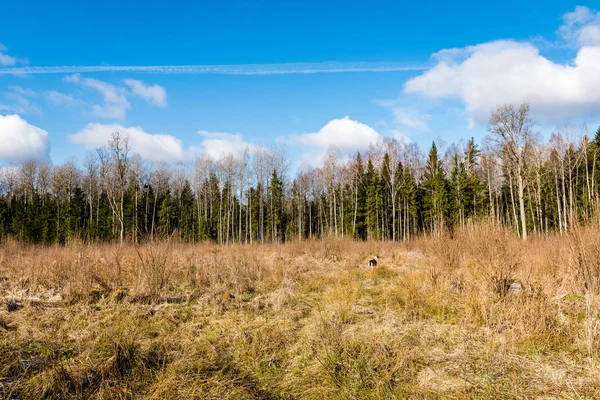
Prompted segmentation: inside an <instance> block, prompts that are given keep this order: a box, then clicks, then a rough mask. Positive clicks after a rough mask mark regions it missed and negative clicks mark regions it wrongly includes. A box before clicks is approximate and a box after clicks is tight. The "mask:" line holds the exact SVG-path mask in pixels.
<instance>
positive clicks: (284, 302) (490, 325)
mask: <svg viewBox="0 0 600 400" xmlns="http://www.w3.org/2000/svg"><path fill="white" fill-rule="evenodd" d="M374 255H379V257H380V259H379V265H378V266H377V267H376V268H375V269H373V270H371V269H370V268H368V267H367V261H368V260H369V259H370V258H372V257H373V256H374ZM599 292H600V226H599V225H598V224H592V225H590V226H589V227H585V228H574V229H573V230H572V231H570V232H569V233H568V234H566V235H562V236H561V235H559V234H548V235H545V236H537V237H536V236H533V237H530V238H529V240H527V241H526V242H524V241H521V240H519V239H518V238H517V237H516V235H515V234H514V232H512V231H510V230H508V229H506V228H503V227H500V226H497V225H494V224H487V223H479V224H474V225H469V226H467V227H466V228H464V229H463V230H461V231H460V232H455V234H454V235H453V236H452V237H450V236H449V235H446V236H444V237H441V238H440V237H438V238H432V237H426V236H423V237H420V238H416V239H413V240H411V241H408V242H404V243H397V242H362V241H354V240H350V239H344V238H329V239H324V240H313V241H297V242H290V243H286V244H253V245H244V244H230V245H216V244H211V243H203V244H198V245H191V244H185V243H180V242H177V241H160V242H154V243H147V244H140V245H133V244H127V243H126V244H124V245H119V244H98V245H84V244H81V243H77V242H75V243H70V244H67V245H65V246H47V247H43V246H26V245H22V244H19V243H17V242H13V241H10V240H9V241H6V242H5V243H3V244H2V246H1V248H0V298H1V300H0V302H1V311H0V397H1V398H8V399H55V398H56V399H83V398H92V399H324V398H326V399H403V398H407V399H408V398H430V399H432V398H436V399H437V398H461V399H463V398H479V399H497V398H521V399H528V398H544V399H551V398H566V399H584V398H589V399H591V398H600V367H599V365H598V362H599V361H600V323H599V322H598V318H599V315H600V302H599V294H600V293H599Z"/></svg>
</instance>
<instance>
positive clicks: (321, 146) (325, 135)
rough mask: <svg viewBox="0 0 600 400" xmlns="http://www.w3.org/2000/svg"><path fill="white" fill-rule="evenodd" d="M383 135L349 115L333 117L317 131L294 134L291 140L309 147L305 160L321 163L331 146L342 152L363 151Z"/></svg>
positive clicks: (313, 163)
mask: <svg viewBox="0 0 600 400" xmlns="http://www.w3.org/2000/svg"><path fill="white" fill-rule="evenodd" d="M380 137H381V135H379V133H378V132H377V131H376V130H375V129H373V128H372V127H370V126H368V125H365V124H363V123H360V122H358V121H354V120H351V119H350V118H349V117H344V118H340V119H333V120H331V121H329V122H328V123H327V124H325V126H323V127H322V128H321V129H319V131H318V132H315V133H305V134H301V135H292V136H291V137H290V140H291V141H292V142H294V143H297V144H299V145H301V146H304V147H306V148H307V149H308V151H306V152H305V153H304V155H303V156H302V161H303V162H308V163H310V164H312V165H315V164H316V163H319V162H320V161H321V160H322V159H323V157H324V156H325V154H326V152H327V150H328V149H329V148H331V147H335V148H337V149H339V150H340V151H341V152H342V154H348V153H351V152H355V151H363V150H366V149H368V148H369V146H370V145H371V144H375V143H377V141H378V140H379V138H380Z"/></svg>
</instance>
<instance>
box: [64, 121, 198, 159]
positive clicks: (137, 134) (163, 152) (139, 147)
mask: <svg viewBox="0 0 600 400" xmlns="http://www.w3.org/2000/svg"><path fill="white" fill-rule="evenodd" d="M114 132H120V133H121V134H122V135H124V136H125V137H128V138H129V145H130V147H131V151H132V153H136V154H139V155H140V156H141V157H142V158H145V159H147V160H152V161H166V162H179V161H187V160H188V159H189V155H188V153H187V152H186V151H185V150H184V149H183V147H182V144H181V141H180V140H179V139H177V138H176V137H174V136H172V135H167V134H150V133H147V132H145V131H144V130H143V129H142V128H140V127H129V128H127V127H124V126H122V125H119V124H98V123H93V124H88V125H87V126H86V127H85V128H83V129H82V130H81V131H79V132H77V133H75V134H73V135H71V136H70V137H69V138H70V140H71V141H72V142H73V143H76V144H79V145H82V146H84V147H85V148H86V149H96V148H99V147H102V146H105V145H107V144H108V142H109V140H110V138H111V135H112V134H113V133H114Z"/></svg>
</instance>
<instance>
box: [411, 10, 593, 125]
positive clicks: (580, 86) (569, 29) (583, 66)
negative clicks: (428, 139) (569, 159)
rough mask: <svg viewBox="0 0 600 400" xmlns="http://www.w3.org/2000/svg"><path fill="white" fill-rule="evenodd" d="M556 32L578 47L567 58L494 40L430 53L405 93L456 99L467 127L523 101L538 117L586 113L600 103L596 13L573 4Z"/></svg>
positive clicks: (547, 118)
mask: <svg viewBox="0 0 600 400" xmlns="http://www.w3.org/2000/svg"><path fill="white" fill-rule="evenodd" d="M557 32H558V34H559V36H560V38H561V40H562V43H564V44H567V45H569V46H571V47H574V48H575V49H576V55H575V57H574V58H573V59H572V60H569V62H564V63H561V62H555V61H552V60H550V59H548V58H546V57H545V56H543V55H542V54H540V50H539V48H538V47H537V46H536V45H535V44H534V42H518V41H514V40H498V41H493V42H488V43H482V44H478V45H475V46H468V47H464V48H455V49H445V50H441V51H440V52H438V53H436V54H434V55H433V56H432V59H433V60H435V61H436V65H435V66H434V67H433V68H431V69H429V70H428V71H426V72H424V73H423V74H421V75H419V76H417V77H415V78H413V79H410V80H409V81H407V82H406V84H405V85H404V92H405V93H414V94H418V95H422V96H424V97H426V98H429V99H450V100H459V101H461V102H462V103H464V105H465V109H466V112H467V114H468V115H469V119H470V123H471V125H473V124H475V123H480V124H482V123H486V122H487V120H488V118H489V112H490V110H491V109H493V108H494V107H495V106H496V105H498V104H502V103H521V102H524V101H527V102H529V103H530V105H531V107H532V111H533V113H534V114H535V115H536V118H538V119H539V120H541V121H548V122H553V123H557V122H560V123H562V122H569V121H571V120H573V119H582V118H586V117H590V116H591V115H592V114H593V113H595V112H597V110H598V108H599V107H600V74H599V73H598V65H600V13H598V12H594V11H591V10H590V9H589V8H587V7H577V8H575V10H574V11H573V12H569V13H567V14H565V15H564V16H563V25H562V26H561V27H560V28H559V29H558V31H557ZM406 122H408V123H409V124H410V122H411V121H410V119H406ZM413 122H415V123H416V124H418V123H419V122H418V121H413Z"/></svg>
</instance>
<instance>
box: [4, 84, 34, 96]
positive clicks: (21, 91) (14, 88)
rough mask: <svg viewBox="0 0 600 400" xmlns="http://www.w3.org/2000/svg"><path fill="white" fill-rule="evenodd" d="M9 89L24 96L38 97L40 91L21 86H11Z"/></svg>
mask: <svg viewBox="0 0 600 400" xmlns="http://www.w3.org/2000/svg"><path fill="white" fill-rule="evenodd" d="M8 90H10V91H12V92H15V93H18V94H20V95H23V96H27V97H37V96H38V95H39V93H38V92H36V91H35V90H33V89H24V88H22V87H21V86H9V87H8Z"/></svg>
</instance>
